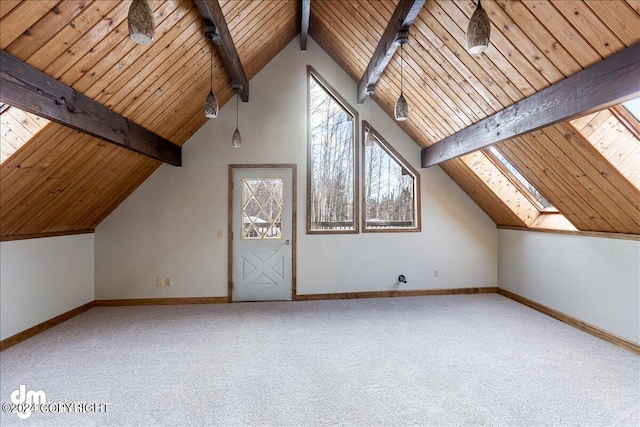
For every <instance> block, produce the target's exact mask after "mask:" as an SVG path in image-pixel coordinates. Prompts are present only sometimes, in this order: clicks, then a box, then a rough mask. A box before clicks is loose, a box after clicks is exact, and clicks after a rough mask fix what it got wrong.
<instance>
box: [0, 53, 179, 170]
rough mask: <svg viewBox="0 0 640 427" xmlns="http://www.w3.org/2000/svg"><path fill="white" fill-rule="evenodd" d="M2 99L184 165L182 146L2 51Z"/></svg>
mask: <svg viewBox="0 0 640 427" xmlns="http://www.w3.org/2000/svg"><path fill="white" fill-rule="evenodd" d="M0 101H1V102H3V103H5V104H8V105H11V106H14V107H16V108H19V109H21V110H23V111H26V112H28V113H32V114H35V115H38V116H40V117H44V118H46V119H49V120H51V121H54V122H57V123H60V124H61V125H64V126H67V127H70V128H72V129H75V130H77V131H80V132H84V133H86V134H89V135H91V136H94V137H96V138H100V139H102V140H104V141H107V142H110V143H112V144H115V145H118V146H120V147H123V148H126V149H128V150H132V151H135V152H137V153H140V154H143V155H145V156H147V157H151V158H153V159H156V160H160V161H162V162H165V163H169V164H171V165H174V166H181V165H182V148H181V147H180V146H179V145H176V144H174V143H173V142H171V141H169V140H168V139H165V138H163V137H161V136H159V135H157V134H155V133H153V132H151V131H149V130H147V129H145V128H143V127H142V126H140V125H138V124H137V123H134V122H132V121H130V120H129V119H127V118H125V117H123V116H121V115H120V114H118V113H116V112H115V111H113V110H111V109H109V108H107V107H105V106H104V105H102V104H100V103H99V102H97V101H94V100H93V99H91V98H89V97H88V96H86V95H84V94H82V93H80V92H78V91H76V90H75V89H73V88H71V87H69V86H67V85H66V84H64V83H62V82H61V81H58V80H56V79H54V78H53V77H50V76H48V75H47V74H45V73H43V72H42V71H40V70H38V69H36V68H34V67H32V66H31V65H29V64H26V63H24V62H22V61H21V60H19V59H18V58H16V57H15V56H13V55H11V54H9V53H7V52H5V51H4V50H2V51H1V52H0Z"/></svg>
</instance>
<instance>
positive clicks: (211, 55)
mask: <svg viewBox="0 0 640 427" xmlns="http://www.w3.org/2000/svg"><path fill="white" fill-rule="evenodd" d="M209 53H210V55H209V56H210V57H211V68H210V70H211V92H213V43H211V49H210V50H209Z"/></svg>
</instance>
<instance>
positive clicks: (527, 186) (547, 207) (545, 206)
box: [489, 147, 556, 211]
mask: <svg viewBox="0 0 640 427" xmlns="http://www.w3.org/2000/svg"><path fill="white" fill-rule="evenodd" d="M489 151H490V152H491V154H493V155H494V157H495V158H496V159H497V160H498V161H499V162H500V163H502V164H503V165H504V167H505V168H507V170H508V171H509V172H510V173H511V175H513V177H514V178H516V179H517V180H518V182H519V183H520V184H521V185H522V187H523V188H524V190H526V191H527V192H528V193H529V195H530V196H532V197H533V198H534V199H535V200H536V201H537V202H538V204H539V205H540V207H541V208H540V210H544V211H555V210H556V208H555V207H554V206H553V205H552V204H551V203H549V201H548V200H547V199H545V198H544V196H543V195H542V194H540V192H539V191H538V190H537V189H536V188H535V187H534V186H533V185H532V184H531V183H530V182H529V181H528V180H527V179H526V178H525V177H524V176H523V175H522V174H521V173H520V172H519V171H518V169H516V168H515V166H513V165H512V164H511V162H510V161H509V160H507V158H506V157H504V156H503V155H502V153H501V152H500V151H499V150H498V149H497V148H496V147H489Z"/></svg>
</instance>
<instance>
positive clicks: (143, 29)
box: [127, 0, 156, 45]
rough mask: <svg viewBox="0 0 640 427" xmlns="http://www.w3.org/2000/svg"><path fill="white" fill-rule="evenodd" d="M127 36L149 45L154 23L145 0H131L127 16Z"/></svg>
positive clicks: (153, 36)
mask: <svg viewBox="0 0 640 427" xmlns="http://www.w3.org/2000/svg"><path fill="white" fill-rule="evenodd" d="M127 23H128V24H129V36H130V37H131V40H133V41H134V42H136V43H138V44H144V45H149V44H151V43H153V40H154V39H155V32H156V24H155V20H154V19H153V11H152V10H151V6H149V3H148V2H147V0H133V1H132V2H131V5H130V6H129V15H128V17H127Z"/></svg>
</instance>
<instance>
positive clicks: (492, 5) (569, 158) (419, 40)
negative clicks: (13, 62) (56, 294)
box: [0, 0, 640, 239]
mask: <svg viewBox="0 0 640 427" xmlns="http://www.w3.org/2000/svg"><path fill="white" fill-rule="evenodd" d="M149 3H150V4H151V7H152V9H153V10H154V16H155V20H156V40H155V42H154V43H153V44H152V45H150V46H142V45H137V44H135V43H134V42H133V41H132V40H131V39H130V38H129V37H128V29H127V22H126V17H127V11H128V7H129V1H102V0H97V1H90V0H67V1H46V0H38V1H36V0H29V1H12V0H2V1H0V47H2V49H3V50H5V51H6V52H8V53H10V54H12V55H14V56H16V57H17V58H19V59H20V60H22V61H24V62H26V63H28V64H30V65H31V66H33V67H35V68H36V69H38V70H41V71H43V72H44V73H46V74H47V75H49V76H52V77H54V78H56V79H58V80H60V81H61V82H63V83H65V84H66V85H69V86H71V87H72V88H74V89H75V90H77V91H78V92H81V93H83V94H85V95H87V96H88V97H90V98H92V99H94V100H96V101H97V102H99V103H101V104H103V105H104V106H107V107H108V108H110V109H112V110H113V111H115V112H117V113H119V114H121V115H123V116H124V117H126V118H128V119H129V120H131V121H133V122H135V123H138V124H139V125H141V126H143V127H145V128H146V129H148V130H150V131H152V132H154V133H156V134H158V135H160V136H162V137H164V138H166V139H168V140H170V141H172V142H174V143H175V144H178V145H182V144H183V143H184V142H186V141H187V139H188V138H189V137H190V136H191V135H192V134H193V133H194V132H195V131H196V130H197V129H198V128H199V127H200V126H202V125H203V124H204V123H205V121H206V119H205V118H204V116H203V114H202V103H200V102H188V101H187V100H189V101H190V100H193V99H202V100H204V99H205V97H206V95H207V93H208V92H209V85H210V75H209V67H208V65H209V52H210V46H211V43H210V42H209V41H208V40H206V39H205V38H204V36H203V30H202V19H201V17H200V14H199V13H198V10H197V9H196V7H195V5H194V3H193V1H192V0H186V1H179V0H170V1H150V2H149ZM482 4H483V6H484V8H485V10H486V11H487V12H488V14H489V17H490V19H491V24H492V33H491V46H490V48H489V49H488V50H487V51H486V52H485V53H484V54H482V55H470V54H469V53H467V51H466V49H465V42H464V40H465V31H466V25H467V23H468V21H469V18H470V16H471V14H472V13H473V11H474V9H475V4H474V3H473V2H472V1H469V0H464V1H449V0H428V1H427V2H426V3H425V5H424V6H423V8H422V9H421V11H420V13H419V15H418V18H417V19H416V21H415V22H414V24H413V26H412V27H411V30H410V41H409V44H407V45H406V46H405V49H404V58H405V68H404V73H405V74H404V75H405V86H404V95H405V97H406V98H407V100H408V101H409V104H410V115H409V120H408V121H406V122H403V123H401V126H402V128H403V129H404V130H405V132H406V133H407V134H408V135H409V136H410V137H411V138H412V139H414V140H415V141H416V143H417V144H418V145H419V146H421V147H427V146H430V145H432V144H434V143H436V142H437V141H439V140H441V139H443V138H445V137H447V136H450V135H452V134H454V133H456V132H457V131H459V130H461V129H464V128H466V127H468V126H470V125H472V124H474V123H476V122H478V121H480V120H482V119H483V118H486V117H488V116H490V115H492V114H493V113H495V112H497V111H500V110H502V109H503V108H505V107H508V106H510V105H513V104H514V103H516V102H518V101H520V100H522V99H524V98H526V97H528V96H531V95H533V94H535V93H537V92H539V91H541V90H542V89H544V88H547V87H549V86H550V85H552V84H554V83H556V82H558V81H561V80H563V79H564V78H565V77H568V76H571V75H573V74H575V73H577V72H579V71H580V70H582V69H585V68H587V67H589V66H590V65H592V64H594V63H597V62H599V61H602V60H603V59H605V58H607V57H609V56H611V55H613V54H614V53H616V52H619V51H621V50H623V49H625V48H626V47H628V46H631V45H632V44H634V43H637V42H638V41H639V40H640V2H638V1H623V0H611V1H571V2H568V1H526V2H522V1H515V0H496V1H485V2H483V3H482ZM220 5H221V7H222V11H223V13H224V17H225V19H226V21H227V24H228V27H229V30H230V33H231V36H232V38H233V41H234V43H235V45H236V48H237V50H238V55H239V57H240V61H241V63H242V65H243V67H244V69H245V71H246V74H247V77H248V78H249V79H251V78H252V77H253V76H254V75H256V74H257V73H258V72H259V71H260V70H261V69H262V68H263V67H264V66H265V65H266V64H267V63H268V62H269V61H270V60H271V59H272V58H273V57H275V56H276V55H277V54H278V52H280V50H282V49H283V48H284V46H286V45H287V44H288V43H289V42H290V41H291V40H292V39H293V38H294V37H296V35H297V34H298V33H299V31H300V13H301V6H300V2H299V1H297V0H291V1H284V0H283V1H248V0H245V1H220ZM396 5H397V1H395V0H394V1H376V0H371V1H322V0H312V1H311V16H310V25H309V35H310V36H311V37H312V38H313V39H314V40H315V41H316V42H317V43H318V44H319V45H320V46H321V47H322V48H323V49H324V50H325V51H326V52H328V53H329V55H330V56H331V57H332V58H333V59H334V60H335V61H336V62H337V63H338V64H340V65H341V66H342V68H343V69H344V70H345V71H346V72H347V73H348V74H349V75H350V76H351V77H352V78H353V79H354V80H355V81H359V80H360V78H361V77H362V75H363V73H364V71H365V69H366V67H367V64H368V63H369V60H370V59H371V56H372V54H373V52H374V50H375V48H376V46H377V44H378V41H379V40H380V38H381V36H382V34H383V32H384V29H385V27H386V26H387V24H388V22H389V20H390V18H391V16H392V14H393V12H394V10H395V7H396ZM399 67H400V62H399V53H398V52H397V53H396V54H395V55H394V57H393V58H392V60H391V62H390V63H389V65H388V66H387V68H386V70H385V71H384V73H383V74H382V76H381V78H380V80H379V81H378V83H377V84H376V90H375V94H374V96H373V99H374V100H375V101H376V102H377V103H378V104H379V105H380V106H381V107H382V108H383V109H384V110H385V111H386V112H387V113H388V114H389V115H391V116H393V107H394V103H395V100H396V98H397V96H398V94H399V92H400V81H399V75H400V68H399ZM214 91H215V93H216V94H217V96H218V99H219V101H220V104H221V105H224V104H225V103H226V102H227V101H228V100H229V99H230V98H231V96H232V94H233V91H232V89H231V82H230V78H229V76H228V75H227V73H226V71H225V68H224V66H223V64H222V61H221V60H220V58H219V57H218V56H217V54H215V56H214ZM625 111H626V110H624V109H623V108H622V107H615V108H611V109H607V110H604V111H601V112H598V113H594V114H590V115H589V116H586V117H583V118H579V119H575V120H572V121H569V122H562V123H559V124H556V125H553V126H549V127H547V128H544V129H541V130H538V131H535V132H532V133H530V134H527V135H522V136H520V137H518V138H514V139H513V140H510V141H505V142H502V143H500V144H498V145H497V148H498V149H499V150H500V151H501V152H502V154H503V155H504V156H505V157H507V158H508V159H509V161H510V162H511V163H512V164H513V165H514V166H515V167H516V168H517V169H518V170H519V171H520V172H521V173H522V174H523V175H524V176H525V177H526V178H527V179H528V180H529V182H530V183H531V184H532V185H533V186H534V187H535V188H536V189H537V190H539V191H540V193H542V194H543V195H544V197H545V198H546V199H547V200H549V202H551V204H553V206H554V207H555V208H556V209H557V211H552V212H550V211H548V210H547V211H544V210H541V209H540V206H538V205H537V203H536V201H535V200H533V199H532V197H531V196H530V195H529V194H528V193H527V191H526V189H525V188H523V186H522V185H521V184H520V183H519V182H517V180H515V179H514V177H513V176H512V175H511V174H510V173H509V171H508V170H506V168H504V166H503V165H501V164H500V162H498V161H496V159H495V156H492V155H491V154H490V153H486V152H485V151H479V152H475V153H471V154H468V155H465V156H462V157H460V158H457V159H454V160H449V161H447V162H445V163H443V164H441V167H442V168H443V170H444V171H445V172H446V173H447V174H449V176H451V178H452V179H453V180H454V181H455V182H456V183H457V184H458V185H459V186H460V187H461V188H462V189H463V190H464V191H465V192H466V193H467V194H468V195H469V196H470V197H471V198H472V199H473V200H474V201H475V202H476V203H477V204H478V205H479V206H480V207H481V208H482V209H483V210H484V211H485V212H486V213H487V214H488V215H489V216H490V217H491V218H492V219H493V220H494V221H495V222H496V224H498V225H500V226H516V227H534V228H560V229H573V230H582V231H598V232H609V233H625V234H640V172H639V171H640V164H639V162H640V160H639V159H640V140H639V139H638V138H639V136H640V132H639V131H638V127H637V121H635V120H634V118H633V117H632V116H631V117H630V116H629V115H628V114H627V115H626V116H625V114H626V113H625ZM0 117H1V118H2V132H1V133H2V141H3V142H2V143H3V148H2V150H1V151H2V157H3V162H2V164H1V165H0V234H1V236H2V237H3V238H5V239H7V238H15V237H16V236H22V237H25V236H26V237H28V236H35V235H42V234H49V233H53V234H64V233H70V232H78V231H85V230H92V229H94V228H95V227H96V226H97V225H98V224H99V223H100V222H101V221H102V220H103V219H104V218H105V217H106V216H107V215H108V214H109V213H110V212H111V211H112V210H113V209H115V207H117V206H118V205H119V204H120V203H121V202H122V201H123V200H124V199H125V198H126V197H127V196H128V195H130V194H131V193H132V192H133V190H135V188H137V187H138V186H139V185H140V184H141V183H142V182H143V181H144V180H145V179H146V178H147V177H148V176H149V175H150V174H151V173H153V171H154V170H155V169H156V168H157V167H158V166H159V165H160V162H159V161H157V160H153V159H150V158H148V157H145V156H143V155H141V154H138V153H135V152H132V151H129V150H126V149H123V148H121V147H118V146H115V145H113V144H110V143H107V142H105V141H102V140H100V139H97V138H94V137H92V136H89V135H86V134H82V133H79V132H77V131H75V130H72V129H69V128H66V127H64V126H62V125H59V124H57V123H53V122H51V123H49V122H47V121H46V120H44V119H40V118H38V117H36V116H33V115H31V114H27V113H24V112H21V111H20V110H18V109H17V108H14V107H9V108H7V109H5V110H4V111H2V113H0ZM625 117H626V118H625ZM185 149H187V150H188V145H187V146H186V147H185Z"/></svg>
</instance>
